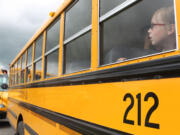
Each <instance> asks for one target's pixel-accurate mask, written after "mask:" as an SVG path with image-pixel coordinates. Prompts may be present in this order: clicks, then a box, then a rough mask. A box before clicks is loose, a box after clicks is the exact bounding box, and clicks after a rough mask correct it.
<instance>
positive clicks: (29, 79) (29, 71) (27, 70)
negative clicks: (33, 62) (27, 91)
mask: <svg viewBox="0 0 180 135" xmlns="http://www.w3.org/2000/svg"><path fill="white" fill-rule="evenodd" d="M31 73H32V66H29V67H27V68H26V82H31V75H32V74H31Z"/></svg>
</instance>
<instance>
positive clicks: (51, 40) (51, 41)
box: [45, 17, 60, 52]
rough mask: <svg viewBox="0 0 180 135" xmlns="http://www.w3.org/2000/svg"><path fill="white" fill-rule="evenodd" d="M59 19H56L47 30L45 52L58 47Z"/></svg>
mask: <svg viewBox="0 0 180 135" xmlns="http://www.w3.org/2000/svg"><path fill="white" fill-rule="evenodd" d="M59 32H60V18H59V17H58V18H57V20H56V21H54V22H53V23H52V24H51V26H50V27H49V28H48V29H47V34H46V47H45V48H46V52H48V51H49V50H51V49H52V48H54V47H55V46H58V45H59Z"/></svg>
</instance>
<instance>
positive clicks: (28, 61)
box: [27, 45, 33, 65]
mask: <svg viewBox="0 0 180 135" xmlns="http://www.w3.org/2000/svg"><path fill="white" fill-rule="evenodd" d="M32 47H33V46H32V45H31V46H30V47H29V48H28V51H27V53H28V55H27V65H29V64H31V63H32Z"/></svg>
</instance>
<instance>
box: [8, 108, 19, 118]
mask: <svg viewBox="0 0 180 135" xmlns="http://www.w3.org/2000/svg"><path fill="white" fill-rule="evenodd" d="M7 111H8V112H9V113H10V114H11V115H12V116H13V117H14V118H15V119H17V115H16V114H15V113H14V112H13V111H12V110H11V109H9V108H8V109H7Z"/></svg>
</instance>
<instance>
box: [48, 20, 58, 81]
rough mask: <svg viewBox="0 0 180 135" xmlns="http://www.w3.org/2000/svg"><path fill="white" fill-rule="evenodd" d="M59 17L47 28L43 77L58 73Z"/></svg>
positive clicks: (53, 75)
mask: <svg viewBox="0 0 180 135" xmlns="http://www.w3.org/2000/svg"><path fill="white" fill-rule="evenodd" d="M59 33H60V17H58V18H57V19H56V20H55V21H54V22H53V23H52V24H51V25H50V27H49V28H48V29H47V34H46V47H45V48H46V53H45V69H46V70H45V78H49V77H55V76H57V75H58V63H59Z"/></svg>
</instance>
